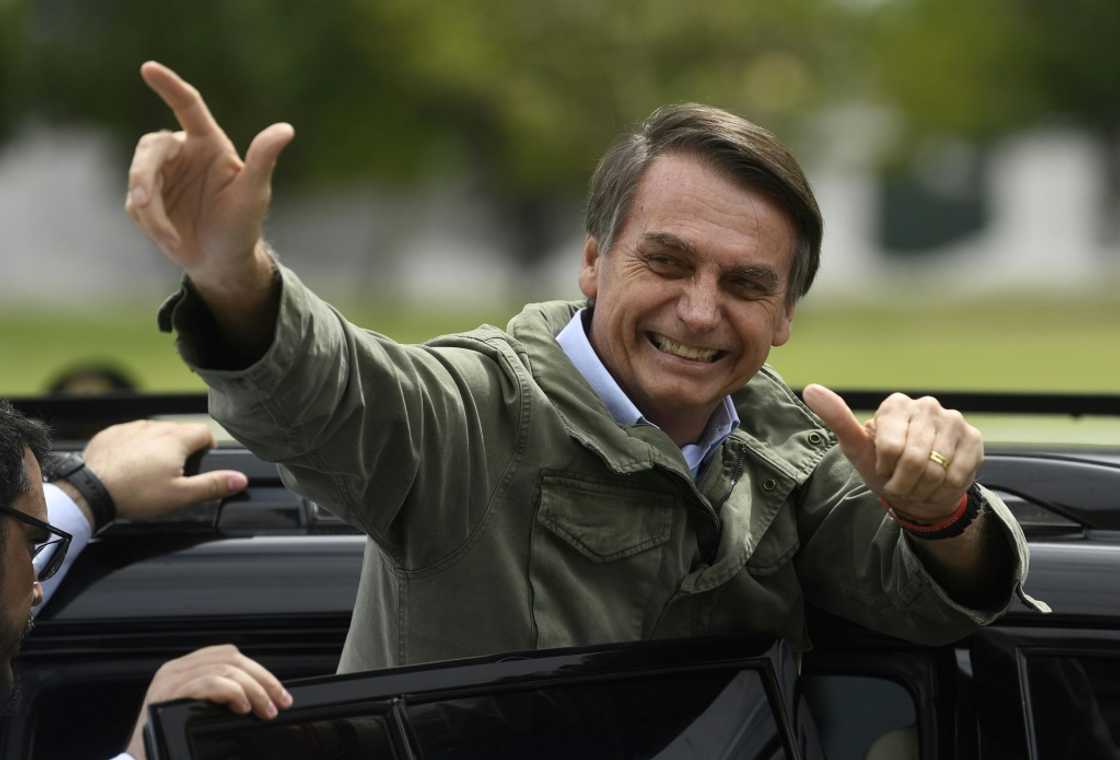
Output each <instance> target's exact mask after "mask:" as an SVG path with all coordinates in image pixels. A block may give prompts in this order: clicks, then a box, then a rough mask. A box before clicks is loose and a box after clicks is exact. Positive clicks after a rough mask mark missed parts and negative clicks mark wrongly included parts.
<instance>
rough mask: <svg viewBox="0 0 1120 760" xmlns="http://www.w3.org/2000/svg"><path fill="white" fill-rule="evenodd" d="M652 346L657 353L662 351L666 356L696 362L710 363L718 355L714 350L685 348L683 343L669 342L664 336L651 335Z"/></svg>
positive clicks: (693, 347)
mask: <svg viewBox="0 0 1120 760" xmlns="http://www.w3.org/2000/svg"><path fill="white" fill-rule="evenodd" d="M653 344H654V345H655V346H657V348H658V350H659V351H664V352H665V353H667V354H673V355H674V356H679V357H681V358H682V359H691V360H692V361H696V362H710V361H713V360H714V359H715V358H716V354H718V353H719V351H717V350H716V349H714V348H698V347H696V346H686V345H685V344H684V343H677V342H676V341H675V340H669V339H668V338H666V337H665V336H664V335H657V334H656V333H654V334H653Z"/></svg>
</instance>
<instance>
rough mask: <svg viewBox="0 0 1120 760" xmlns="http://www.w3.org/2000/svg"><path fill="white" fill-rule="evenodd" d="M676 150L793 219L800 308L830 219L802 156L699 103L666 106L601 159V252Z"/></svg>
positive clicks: (594, 199)
mask: <svg viewBox="0 0 1120 760" xmlns="http://www.w3.org/2000/svg"><path fill="white" fill-rule="evenodd" d="M668 153H679V154H684V155H689V156H693V157H695V158H696V159H697V160H698V161H701V162H704V163H706V164H708V165H710V166H711V167H713V168H714V169H716V170H718V171H720V172H723V173H725V174H726V175H727V176H728V177H729V178H731V179H732V180H733V181H734V182H736V183H738V184H740V185H741V186H743V187H744V188H747V189H750V190H753V191H756V192H759V193H761V194H762V195H765V196H766V197H768V198H770V199H771V200H772V201H773V202H774V203H775V204H776V205H777V206H778V207H780V208H781V209H782V210H783V211H784V212H785V213H786V214H788V215H789V219H790V221H791V222H792V224H793V226H794V229H795V230H796V234H797V249H796V253H795V255H794V258H793V264H792V267H791V269H790V272H789V288H788V289H787V296H786V297H787V298H788V299H789V301H790V303H791V304H792V303H795V302H796V301H797V299H798V298H800V297H801V296H803V295H805V294H806V293H808V292H809V287H810V286H811V285H812V284H813V278H814V277H815V276H816V273H817V268H818V266H819V265H820V250H821V237H822V234H823V228H824V222H823V219H822V217H821V212H820V208H819V207H818V206H817V200H816V198H815V197H814V195H813V191H812V188H810V187H809V181H808V180H807V179H806V178H805V174H804V172H803V171H802V170H801V166H800V165H799V164H798V163H797V159H795V158H794V157H793V154H791V153H790V152H789V150H788V149H787V148H786V147H785V146H784V145H782V143H781V142H779V141H778V138H777V137H775V136H774V134H773V133H771V132H770V131H769V130H767V129H765V128H763V127H760V126H758V125H757V124H754V123H752V122H750V121H747V120H746V119H744V118H742V117H740V116H736V115H735V114H733V113H730V112H728V111H724V110H722V109H719V108H715V107H713V106H707V105H701V104H698V103H683V104H680V105H670V106H662V107H661V108H658V109H657V110H656V111H654V112H653V113H652V114H650V116H649V118H647V119H646V120H645V121H643V122H642V123H641V124H640V125H639V126H638V128H637V129H635V130H634V131H633V132H629V133H626V134H624V135H623V136H622V137H621V138H619V139H618V140H617V141H616V142H615V143H614V145H612V146H611V147H610V149H608V150H607V152H606V153H605V154H604V155H603V157H602V158H601V159H600V160H599V165H598V167H596V169H595V173H594V175H593V176H592V178H591V188H590V192H589V195H588V200H587V213H586V222H585V224H586V227H587V234H588V236H589V237H591V238H593V239H594V240H595V242H596V245H597V247H598V250H599V252H600V253H601V254H607V253H609V252H610V250H611V248H612V247H613V245H614V243H615V241H616V240H617V238H618V236H619V235H620V234H621V232H622V229H623V227H625V225H626V222H627V220H628V217H629V215H630V211H631V204H632V202H633V199H634V193H635V191H636V190H637V188H638V183H639V181H640V180H641V179H642V177H643V176H644V175H645V173H646V171H647V170H648V169H649V167H650V165H651V164H652V163H653V162H654V160H655V159H656V158H658V157H659V156H662V155H665V154H668Z"/></svg>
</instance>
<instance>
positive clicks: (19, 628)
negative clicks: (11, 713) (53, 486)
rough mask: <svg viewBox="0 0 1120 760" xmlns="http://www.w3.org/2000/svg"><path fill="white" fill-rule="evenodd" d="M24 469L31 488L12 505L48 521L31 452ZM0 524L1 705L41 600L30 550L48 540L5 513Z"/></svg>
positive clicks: (25, 456) (29, 526)
mask: <svg viewBox="0 0 1120 760" xmlns="http://www.w3.org/2000/svg"><path fill="white" fill-rule="evenodd" d="M23 468H24V472H25V473H26V474H27V480H28V482H29V483H31V488H29V489H28V492H27V493H24V494H20V496H18V497H17V498H16V500H15V502H14V503H13V504H12V505H11V506H12V508H13V509H18V510H20V511H22V512H24V513H26V514H29V515H31V516H32V517H37V518H39V519H40V520H43V521H46V519H47V503H46V501H45V499H44V498H43V489H42V488H41V487H39V486H38V484H39V483H40V482H42V479H43V476H42V472H41V471H40V470H39V463H38V462H37V461H36V460H35V457H34V456H33V455H32V454H31V450H30V449H28V450H27V451H25V452H24V456H23ZM0 520H4V521H5V525H4V546H3V548H2V549H0V561H2V562H3V568H0V570H2V572H0V703H2V702H3V698H4V697H5V696H6V695H7V694H8V693H9V692H10V691H11V689H12V686H13V682H14V680H15V679H14V676H13V674H12V660H13V659H15V656H16V654H18V652H19V645H20V643H21V642H22V641H23V637H24V635H25V634H26V632H27V631H28V627H29V621H30V619H31V608H32V607H33V606H35V605H36V604H38V603H39V602H40V600H41V599H42V588H41V587H40V586H39V584H38V583H36V582H35V567H34V566H33V564H32V562H31V550H32V549H33V548H34V546H35V545H36V544H38V543H40V542H41V541H43V540H44V539H45V538H46V537H45V536H40V535H37V533H36V530H37V529H36V528H34V527H32V526H31V525H27V524H26V523H22V522H20V521H19V520H16V519H14V518H12V517H10V516H8V515H5V514H4V513H3V512H0Z"/></svg>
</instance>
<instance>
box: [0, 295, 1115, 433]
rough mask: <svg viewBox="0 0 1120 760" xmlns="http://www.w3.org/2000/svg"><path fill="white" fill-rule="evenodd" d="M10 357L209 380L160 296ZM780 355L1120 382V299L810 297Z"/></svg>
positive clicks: (805, 367)
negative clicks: (193, 362)
mask: <svg viewBox="0 0 1120 760" xmlns="http://www.w3.org/2000/svg"><path fill="white" fill-rule="evenodd" d="M516 308H517V307H516V306H513V305H500V306H495V307H494V308H493V309H490V310H476V311H471V312H466V311H454V310H441V311H432V310H430V309H423V308H420V307H417V306H415V305H414V306H411V307H409V306H402V305H385V304H383V305H382V306H381V307H371V306H365V307H364V308H351V309H344V311H345V312H346V313H347V314H348V316H349V317H350V318H351V319H353V320H354V321H355V322H358V323H359V324H362V325H365V326H369V327H372V328H373V329H376V330H378V331H379V332H382V333H385V334H387V335H390V336H392V337H394V338H396V339H398V340H402V341H406V342H412V341H420V340H423V339H425V338H428V337H431V336H433V335H437V334H440V333H445V332H451V331H455V330H458V329H464V328H467V327H473V326H474V325H477V324H479V323H480V322H484V321H485V322H490V323H493V324H499V325H502V324H505V322H506V320H507V319H508V318H509V316H510V315H511V314H512V313H514V312H515V311H516ZM0 357H3V359H2V361H0V395H3V396H13V395H25V394H34V393H39V392H41V391H42V389H43V388H44V386H45V384H46V383H47V382H48V380H49V378H50V377H52V376H53V375H54V374H56V373H57V372H59V371H60V370H61V369H63V368H64V367H66V366H68V365H70V364H72V363H74V362H75V361H77V360H79V359H83V360H85V359H109V360H112V361H113V362H114V363H115V364H117V365H119V366H121V367H123V368H125V369H127V370H128V371H130V372H131V373H133V374H134V375H135V376H136V377H137V378H138V379H139V381H140V384H141V387H142V388H143V389H145V390H148V391H179V390H201V389H202V387H203V386H202V383H201V382H200V381H199V380H198V378H197V377H195V376H194V375H192V374H191V373H190V372H188V371H187V370H186V369H185V368H184V367H183V365H182V364H181V363H180V361H179V359H178V356H177V354H176V353H175V350H174V347H173V340H172V338H171V336H168V335H164V334H162V333H160V332H158V331H157V329H156V325H155V305H154V304H153V305H152V306H150V307H149V306H146V307H132V308H130V307H123V306H120V307H112V308H100V309H98V310H97V311H95V312H91V313H72V314H70V313H34V312H31V311H28V310H21V311H19V312H12V313H4V312H0ZM770 361H771V363H772V364H773V365H774V366H775V367H776V368H777V369H778V370H779V371H780V372H781V373H782V374H783V376H784V377H785V378H786V380H787V381H788V382H789V383H790V384H791V385H794V386H802V385H804V384H806V383H810V382H818V383H824V384H826V385H831V386H834V387H838V388H844V387H847V388H855V387H860V388H884V389H892V388H938V389H984V390H1060V391H1073V392H1090V391H1092V392H1120V300H1116V299H1110V298H1106V297H1096V298H1091V299H1081V300H1069V301H1061V300H1054V299H1044V298H1039V297H1036V296H1026V295H1017V296H1006V297H1001V298H998V299H988V300H984V301H976V302H971V303H961V304H955V305H953V306H947V307H932V306H928V305H907V304H883V305H876V306H854V305H835V304H832V305H830V304H814V303H812V302H811V301H809V302H806V303H805V304H803V305H802V307H801V309H800V311H799V313H798V315H797V319H796V320H795V322H794V333H793V338H792V340H791V341H790V343H789V344H788V345H787V346H784V347H782V348H780V349H776V350H775V351H773V352H772V353H771V356H770ZM990 424H992V425H993V429H997V430H998V429H1004V428H1001V427H1000V424H999V423H996V422H992V423H990ZM1065 424H1066V423H1062V425H1063V429H1064V425H1065ZM1098 424H1099V425H1100V429H1099V430H1098V429H1097V428H1095V427H1094V425H1098ZM1029 429H1030V430H1035V431H1038V433H1039V434H1040V435H1044V436H1045V437H1050V436H1057V437H1059V438H1061V437H1063V436H1062V435H1061V434H1060V433H1059V431H1058V429H1057V427H1056V425H1055V422H1054V421H1049V422H1048V421H1046V420H1037V421H1035V422H1032V423H1030V424H1029ZM1006 430H1007V431H1008V432H1007V436H1008V437H1013V438H1022V437H1023V436H1024V435H1025V433H1024V432H1023V428H1022V424H1019V423H1014V424H1011V425H1010V426H1007V427H1006ZM1081 430H1082V432H1081V433H1077V434H1076V435H1077V436H1082V437H1083V436H1086V435H1087V436H1088V438H1089V439H1090V440H1096V441H1099V442H1111V443H1116V442H1120V420H1105V421H1098V422H1091V421H1090V422H1089V424H1087V425H1084V424H1083V425H1082V426H1081ZM1085 431H1088V432H1085Z"/></svg>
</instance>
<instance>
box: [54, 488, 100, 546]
mask: <svg viewBox="0 0 1120 760" xmlns="http://www.w3.org/2000/svg"><path fill="white" fill-rule="evenodd" d="M52 485H54V486H56V487H57V488H58V489H59V490H60V491H62V492H63V493H64V494H66V495H67V496H69V497H70V501H72V502H74V503H75V504H76V505H77V506H78V510H79V511H80V512H81V513H82V517H84V518H86V522H88V523H89V532H90V533H91V534H93V533H95V532H96V531H97V520H96V519H95V518H94V516H93V510H91V509H90V508H89V502H88V501H86V497H85V496H83V495H82V492H81V491H79V490H78V489H77V488H75V487H74V486H73V484H72V483H70V481H68V480H55V481H52Z"/></svg>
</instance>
